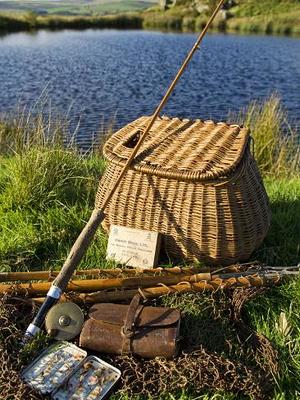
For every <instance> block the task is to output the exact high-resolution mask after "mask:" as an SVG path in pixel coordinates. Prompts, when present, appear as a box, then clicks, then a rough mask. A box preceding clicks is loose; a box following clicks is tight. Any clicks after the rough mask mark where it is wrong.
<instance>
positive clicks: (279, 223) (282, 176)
mask: <svg viewBox="0 0 300 400" xmlns="http://www.w3.org/2000/svg"><path fill="white" fill-rule="evenodd" d="M238 118H243V120H245V121H246V122H247V123H248V124H249V125H251V128H252V130H253V135H254V138H255V141H254V146H255V154H256V155H257V160H258V163H259V165H260V167H261V170H262V172H263V175H264V182H265V185H266V189H267V192H268V194H269V197H270V200H271V207H272V213H273V217H272V226H271V229H270V232H269V234H268V236H267V238H266V240H265V241H264V243H263V245H262V246H261V247H260V249H259V250H258V251H257V252H256V253H255V254H254V255H253V259H258V260H260V261H262V262H266V263H271V264H273V265H282V264H296V263H298V262H299V257H300V242H299V238H300V219H299V216H300V173H299V150H298V147H297V145H296V143H295V140H294V138H293V136H292V135H291V134H290V135H289V138H290V139H287V137H286V136H283V135H282V134H281V132H282V130H281V128H282V122H283V120H284V113H283V111H282V110H281V108H280V103H279V100H278V99H277V98H276V97H273V98H271V99H270V100H269V101H267V102H266V103H265V104H264V105H260V104H252V105H251V106H250V107H249V109H248V110H246V111H245V112H243V113H241V116H239V117H238ZM49 133H52V135H51V134H50V135H49ZM65 133H66V124H65V123H64V122H62V123H60V122H59V121H49V120H48V121H45V120H43V118H42V117H41V116H40V117H38V118H31V119H30V123H29V122H28V119H27V118H24V117H23V118H15V119H14V120H11V119H7V120H2V121H1V122H0V220H1V227H0V230H1V236H0V237H1V239H0V270H1V271H15V270H17V271H27V270H34V269H49V268H52V269H58V268H60V266H61V265H62V262H63V261H64V259H65V257H66V255H67V253H68V250H69V249H70V247H71V245H72V243H73V242H74V239H75V238H76V237H77V235H78V233H79V232H80V230H81V229H82V227H83V225H84V223H85V221H87V219H88V217H89V215H90V212H91V210H92V207H93V202H94V196H95V191H96V188H97V183H98V179H99V176H100V175H101V174H102V172H103V171H104V168H105V162H104V161H103V159H102V157H101V155H100V153H99V152H98V151H95V152H93V153H90V154H89V155H86V156H82V155H81V154H80V153H79V152H78V151H77V150H76V148H75V147H73V146H69V147H66V146H65V145H63V143H64V140H63V137H64V136H65ZM297 157H298V158H297ZM297 160H298V161H297ZM106 240H107V238H106V235H105V234H104V233H103V232H102V231H101V230H99V231H98V234H97V237H96V239H95V240H94V242H93V244H92V246H91V247H90V248H89V250H88V252H87V255H86V256H85V258H84V260H83V262H82V263H81V268H88V267H105V266H106V262H105V247H106ZM299 289H300V281H299V280H295V281H293V282H287V283H285V284H283V285H282V286H280V287H278V288H273V289H272V290H270V291H268V292H267V293H266V294H264V295H263V296H261V297H260V298H258V299H256V300H254V301H252V302H250V303H249V304H248V306H247V316H248V320H249V322H250V324H251V325H252V326H253V327H254V328H255V329H256V330H257V331H258V332H260V333H263V334H265V335H266V336H267V337H268V338H270V339H271V340H272V342H273V344H274V346H275V348H276V349H277V350H278V352H279V356H280V366H281V369H280V374H279V376H276V382H277V383H276V384H275V392H274V393H273V395H272V399H273V400H295V399H296V398H298V397H297V396H298V394H297V393H298V392H297V390H298V388H299V386H298V385H299V378H300V358H299V355H300V315H299V305H300V290H299ZM208 298H209V296H206V295H201V296H200V295H199V296H195V295H185V296H175V297H169V298H166V299H165V300H164V302H165V304H168V305H171V306H177V307H180V308H181V309H182V310H183V311H184V315H185V320H184V321H185V322H184V326H183V329H185V330H186V331H187V332H189V333H190V332H193V333H194V334H195V337H197V340H198V342H199V343H201V344H203V345H204V346H206V347H207V348H209V349H210V350H212V351H216V352H217V353H219V354H222V355H223V356H226V357H230V358H231V359H232V360H239V359H240V360H243V357H245V353H243V352H242V351H241V352H239V351H237V348H236V347H233V348H231V347H230V346H227V347H226V346H225V347H222V346H221V343H223V342H224V343H225V342H226V340H227V339H228V337H227V336H226V335H229V336H230V335H232V332H231V333H230V331H228V330H226V329H227V328H226V329H225V328H224V326H223V327H222V329H221V332H222V333H221V334H220V325H219V323H216V324H213V323H212V321H211V316H210V314H209V313H208V311H207V306H208ZM282 312H284V314H285V317H286V319H287V321H288V324H289V327H290V330H289V332H288V333H287V332H286V331H282V329H280V327H279V316H280V313H282ZM223 328H224V330H223ZM220 335H221V336H222V335H223V336H222V338H221V337H220ZM266 368H267V366H266ZM192 388H193V382H190V385H189V392H184V393H178V392H177V393H174V394H172V396H173V397H172V396H171V394H170V395H166V397H165V398H166V399H170V400H171V399H178V400H179V399H181V400H188V399H190V400H191V399H195V398H197V399H202V400H217V399H220V400H221V399H224V400H234V399H235V400H238V399H239V400H241V399H246V398H247V397H243V396H240V395H232V394H224V393H219V394H218V393H213V388H211V389H212V390H211V391H207V392H203V393H198V394H197V397H196V394H194V393H193V389H192ZM0 393H1V385H0ZM116 397H117V398H119V399H120V398H122V399H124V400H125V399H126V398H128V397H126V396H125V395H124V396H123V395H122V396H116ZM137 399H140V400H141V397H137ZM5 400H7V399H5Z"/></svg>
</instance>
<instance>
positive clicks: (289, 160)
mask: <svg viewBox="0 0 300 400" xmlns="http://www.w3.org/2000/svg"><path fill="white" fill-rule="evenodd" d="M239 120H240V122H241V123H244V125H246V126H248V127H249V128H250V131H251V135H252V137H253V140H254V154H255V158H256V161H257V163H258V166H259V168H260V170H261V172H262V173H263V174H264V175H271V176H273V177H274V176H289V177H291V176H298V175H299V173H300V150H299V136H298V133H297V132H296V129H293V128H291V126H290V125H289V123H288V118H287V114H286V112H285V111H284V109H283V108H282V106H281V102H280V98H279V97H278V96H277V95H276V94H273V95H271V97H270V98H268V99H267V100H265V101H264V102H263V103H258V102H257V101H254V102H252V103H251V104H250V105H249V107H248V108H247V109H246V110H245V111H244V112H242V113H241V115H240V117H239Z"/></svg>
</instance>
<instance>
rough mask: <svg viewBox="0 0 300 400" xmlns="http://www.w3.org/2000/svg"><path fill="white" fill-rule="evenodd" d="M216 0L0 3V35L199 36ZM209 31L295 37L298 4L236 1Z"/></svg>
mask: <svg viewBox="0 0 300 400" xmlns="http://www.w3.org/2000/svg"><path fill="white" fill-rule="evenodd" d="M216 3H217V2H216V1H215V0H203V1H197V0H195V1H194V2H190V1H189V0H179V1H177V3H176V6H174V7H167V8H166V10H162V9H161V8H160V7H159V6H154V7H150V6H151V5H153V4H155V1H154V0H149V1H142V0H126V1H120V0H115V1H112V2H108V1H106V0H94V1H91V2H88V3H82V2H81V1H79V0H78V1H76V2H75V3H68V2H62V1H60V2H55V3H53V2H43V3H41V2H32V1H28V2H25V3H23V2H22V3H21V2H18V1H2V2H0V11H2V14H0V31H4V32H5V31H6V32H12V31H21V30H30V29H64V28H70V29H85V28H144V29H161V30H177V31H200V30H201V29H203V27H204V26H205V24H206V22H207V20H208V18H209V16H210V15H211V12H212V9H213V8H214V7H215V6H216ZM211 29H212V30H214V31H220V32H239V33H265V34H285V35H298V34H300V3H299V1H298V0H266V1H263V2H256V1H254V0H240V1H236V2H234V5H233V6H231V7H228V6H226V10H223V11H222V12H221V13H219V15H218V16H217V18H216V19H215V21H214V23H213V25H212V27H211Z"/></svg>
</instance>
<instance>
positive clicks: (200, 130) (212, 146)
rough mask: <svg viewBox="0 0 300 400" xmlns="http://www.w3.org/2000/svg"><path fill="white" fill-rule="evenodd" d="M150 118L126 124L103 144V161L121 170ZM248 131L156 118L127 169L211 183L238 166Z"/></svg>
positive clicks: (210, 123) (220, 124)
mask: <svg viewBox="0 0 300 400" xmlns="http://www.w3.org/2000/svg"><path fill="white" fill-rule="evenodd" d="M150 118H151V117H140V118H138V119H137V120H135V121H133V122H131V123H129V124H128V125H126V126H125V127H123V128H122V129H120V130H119V131H117V132H116V133H115V134H113V135H112V136H111V137H110V138H109V139H108V141H107V142H106V143H105V145H104V148H103V152H104V156H105V158H106V159H107V160H108V161H110V162H112V163H114V164H118V165H120V166H123V165H124V164H125V163H126V161H127V160H128V158H129V157H130V154H131V152H132V149H133V148H134V146H135V145H136V143H137V141H138V139H139V137H140V135H141V133H142V132H143V131H144V130H145V129H146V127H147V124H148V123H149V121H150ZM248 142H249V130H248V129H247V128H245V127H240V126H238V125H228V124H226V123H223V122H219V123H215V122H213V121H211V120H208V121H202V120H199V119H197V120H189V119H179V118H168V117H159V118H157V119H156V121H155V123H154V125H153V127H152V128H151V130H150V132H149V133H148V135H147V137H146V138H145V140H144V142H143V143H142V145H141V148H140V149H139V151H138V153H137V155H136V157H135V159H134V161H133V163H132V166H131V168H133V169H135V170H137V171H141V172H144V173H148V174H152V175H158V176H162V177H166V178H174V179H188V180H211V179H216V178H218V177H221V176H222V177H224V176H227V175H228V174H229V173H230V172H232V171H233V170H234V169H235V168H236V167H237V166H238V164H239V163H240V161H241V159H242V157H243V154H244V151H245V148H246V147H247V144H248Z"/></svg>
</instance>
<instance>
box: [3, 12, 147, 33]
mask: <svg viewBox="0 0 300 400" xmlns="http://www.w3.org/2000/svg"><path fill="white" fill-rule="evenodd" d="M142 26H143V18H142V17H141V15H139V14H137V13H125V14H116V15H106V16H95V17H92V16H72V17H67V16H59V15H53V16H38V15H36V14H34V13H31V12H29V13H26V14H21V15H17V14H16V15H15V14H2V15H0V31H2V32H4V33H6V32H20V31H30V30H38V29H50V30H58V29H88V28H91V29H92V28H98V29H103V28H116V29H138V28H142Z"/></svg>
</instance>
